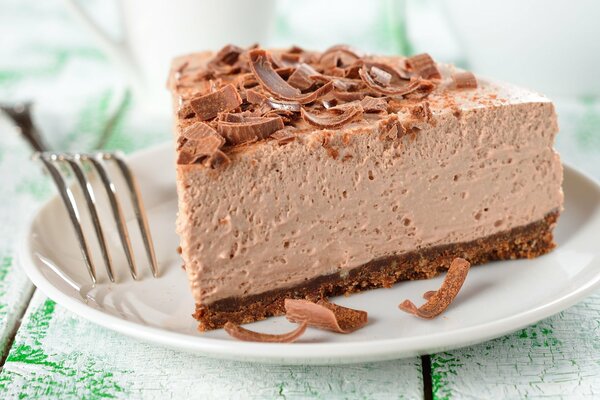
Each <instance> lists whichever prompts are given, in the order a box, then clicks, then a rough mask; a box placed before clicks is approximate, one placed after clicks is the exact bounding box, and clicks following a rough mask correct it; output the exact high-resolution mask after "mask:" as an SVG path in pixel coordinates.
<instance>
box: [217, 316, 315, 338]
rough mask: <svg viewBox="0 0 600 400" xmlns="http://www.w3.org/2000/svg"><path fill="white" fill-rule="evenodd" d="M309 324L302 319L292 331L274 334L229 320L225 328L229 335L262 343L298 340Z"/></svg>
mask: <svg viewBox="0 0 600 400" xmlns="http://www.w3.org/2000/svg"><path fill="white" fill-rule="evenodd" d="M307 326H308V324H307V323H306V321H302V322H301V323H300V325H299V326H298V327H297V328H296V329H294V330H293V331H291V332H288V333H282V334H280V335H274V334H270V333H261V332H254V331H251V330H248V329H246V328H242V327H241V326H239V325H236V324H234V323H232V322H227V323H226V324H225V326H224V327H223V329H225V332H227V333H228V334H229V336H231V337H233V338H235V339H238V340H242V341H244V342H261V343H291V342H294V341H296V340H297V339H298V338H299V337H300V336H302V335H303V334H304V332H305V331H306V327H307Z"/></svg>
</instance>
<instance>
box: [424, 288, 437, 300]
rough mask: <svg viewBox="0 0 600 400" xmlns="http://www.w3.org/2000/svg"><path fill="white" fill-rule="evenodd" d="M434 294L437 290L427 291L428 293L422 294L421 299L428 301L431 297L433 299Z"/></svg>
mask: <svg viewBox="0 0 600 400" xmlns="http://www.w3.org/2000/svg"><path fill="white" fill-rule="evenodd" d="M436 293H437V290H428V291H426V292H425V293H423V298H424V299H425V300H429V299H430V298H432V297H433V295H434V294H436Z"/></svg>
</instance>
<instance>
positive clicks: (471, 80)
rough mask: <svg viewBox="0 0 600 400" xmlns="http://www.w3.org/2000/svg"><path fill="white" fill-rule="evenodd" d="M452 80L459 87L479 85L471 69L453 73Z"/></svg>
mask: <svg viewBox="0 0 600 400" xmlns="http://www.w3.org/2000/svg"><path fill="white" fill-rule="evenodd" d="M452 80H453V81H454V86H455V87H456V88H457V89H475V88H476V87H477V78H475V75H473V73H472V72H469V71H464V72H457V73H455V74H452Z"/></svg>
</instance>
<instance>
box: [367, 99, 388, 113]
mask: <svg viewBox="0 0 600 400" xmlns="http://www.w3.org/2000/svg"><path fill="white" fill-rule="evenodd" d="M360 105H361V106H362V108H363V110H364V111H365V112H366V113H371V112H374V113H376V112H382V111H387V107H388V102H387V99H385V98H383V97H371V96H365V97H364V98H363V99H362V100H361V101H360Z"/></svg>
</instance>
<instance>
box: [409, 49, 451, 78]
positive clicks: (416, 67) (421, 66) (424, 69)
mask: <svg viewBox="0 0 600 400" xmlns="http://www.w3.org/2000/svg"><path fill="white" fill-rule="evenodd" d="M406 65H407V66H408V67H409V68H410V69H411V70H413V71H414V72H415V73H416V74H418V75H419V76H420V77H421V78H424V79H442V74H440V71H439V69H438V67H437V65H436V64H435V61H433V58H431V56H430V55H429V54H427V53H423V54H417V55H416V56H412V57H410V58H407V59H406Z"/></svg>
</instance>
